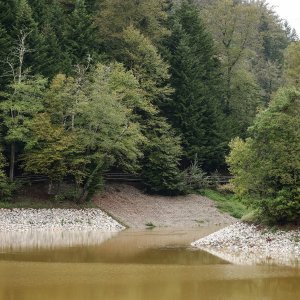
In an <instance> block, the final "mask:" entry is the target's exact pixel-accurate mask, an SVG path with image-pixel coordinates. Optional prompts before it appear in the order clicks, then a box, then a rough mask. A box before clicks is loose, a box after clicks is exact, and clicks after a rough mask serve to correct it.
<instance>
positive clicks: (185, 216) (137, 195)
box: [94, 184, 236, 228]
mask: <svg viewBox="0 0 300 300" xmlns="http://www.w3.org/2000/svg"><path fill="white" fill-rule="evenodd" d="M94 201H95V203H96V204H97V205H98V206H99V207H100V208H101V209H103V210H104V211H106V212H108V213H109V214H111V215H112V216H113V217H114V218H116V219H117V220H118V221H120V222H122V223H123V224H125V225H127V226H128V227H130V228H145V227H146V223H152V224H154V225H155V226H156V227H172V228H195V227H199V226H214V225H221V226H227V225H230V224H232V223H234V222H236V219H235V218H233V217H231V216H229V215H228V214H226V213H221V212H220V211H218V209H217V208H216V206H215V204H214V202H213V201H212V200H210V199H208V198H206V197H202V196H199V195H188V196H177V197H168V196H156V195H148V194H145V193H143V192H142V191H141V190H139V189H137V188H135V187H133V186H129V185H125V184H110V185H107V186H106V190H105V192H103V193H101V194H98V195H97V196H96V197H95V199H94Z"/></svg>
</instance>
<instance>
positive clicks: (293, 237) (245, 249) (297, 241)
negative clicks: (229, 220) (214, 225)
mask: <svg viewBox="0 0 300 300" xmlns="http://www.w3.org/2000/svg"><path fill="white" fill-rule="evenodd" d="M192 246H194V247H198V248H200V249H202V250H205V251H207V252H210V253H211V254H214V255H216V256H219V257H221V258H223V259H224V260H227V261H229V262H232V263H235V264H242V265H251V264H280V265H287V266H299V265H300V231H299V230H289V231H283V230H271V229H268V228H266V227H262V226H255V225H249V224H246V223H241V222H238V223H235V224H233V225H231V226H228V227H226V228H224V229H221V230H219V231H217V232H215V233H213V234H211V235H209V236H207V237H204V238H202V239H200V240H198V241H196V242H194V243H192Z"/></svg>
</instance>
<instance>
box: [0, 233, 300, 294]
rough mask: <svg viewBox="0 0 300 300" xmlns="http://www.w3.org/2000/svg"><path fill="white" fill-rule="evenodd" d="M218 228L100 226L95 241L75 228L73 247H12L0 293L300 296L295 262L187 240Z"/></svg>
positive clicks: (0, 273)
mask: <svg viewBox="0 0 300 300" xmlns="http://www.w3.org/2000/svg"><path fill="white" fill-rule="evenodd" d="M213 230H215V229H212V228H210V229H209V228H206V229H203V228H201V229H199V230H198V231H195V230H193V231H186V232H185V231H170V230H154V231H128V230H126V231H124V232H121V233H119V234H117V235H116V236H114V237H112V236H110V237H108V236H106V237H104V235H103V239H102V240H101V238H100V236H101V234H100V233H98V235H96V236H90V237H91V239H89V245H84V239H85V238H86V237H83V236H84V235H83V236H82V237H81V238H82V239H81V238H80V234H79V233H78V234H79V235H77V234H75V233H74V236H73V237H72V238H71V239H73V240H76V241H77V242H76V243H71V242H70V245H72V247H66V246H67V244H66V243H64V244H61V245H62V246H63V247H59V244H58V243H56V244H55V247H54V246H53V245H54V244H52V245H51V246H50V244H49V247H45V243H44V244H43V247H40V248H37V247H36V245H37V244H31V246H30V248H28V247H24V248H19V249H17V250H18V251H15V250H14V249H11V250H7V249H6V250H3V252H2V253H1V254H0V300H21V299H22V300H48V299H49V300H50V299H51V300H66V299H72V300H82V299H84V300H85V299H86V300H100V299H105V300H106V299H107V300H110V299H112V300H115V299H116V300H118V299H124V300H144V299H164V300H165V299H166V300H168V299H172V300H177V299H178V300H181V299H184V300H185V299H192V300H193V299H197V300H198V299H200V300H201V299H203V300H212V299H213V300H221V299H222V300H223V299H226V300H227V299H228V300H229V299H230V300H261V299H262V300H264V299H266V300H277V299H278V300H279V299H280V300H282V299H284V300H296V299H299V295H300V284H299V283H300V271H299V269H297V268H283V267H275V266H237V265H232V264H229V263H227V262H226V261H224V260H221V259H219V258H217V257H215V256H213V255H211V254H208V253H206V252H203V251H195V250H192V249H189V248H187V247H186V246H187V245H189V243H190V242H191V241H193V240H196V239H198V238H200V237H201V236H203V235H206V234H209V233H210V232H211V231H213ZM209 231H210V232H209ZM71 236H72V235H69V237H71ZM75 236H77V237H76V238H74V237H75ZM0 239H1V237H0ZM100 240H101V242H100ZM65 241H66V238H65ZM1 243H2V245H3V244H4V243H3V242H2V241H1ZM34 245H35V246H34ZM39 245H40V244H39ZM3 249H4V247H3Z"/></svg>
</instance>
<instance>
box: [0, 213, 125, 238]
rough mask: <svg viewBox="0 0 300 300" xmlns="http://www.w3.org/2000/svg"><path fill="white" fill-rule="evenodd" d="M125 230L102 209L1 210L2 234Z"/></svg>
mask: <svg viewBox="0 0 300 300" xmlns="http://www.w3.org/2000/svg"><path fill="white" fill-rule="evenodd" d="M122 229H124V226H122V225H120V224H119V223H118V222H117V221H115V220H114V219H113V218H111V217H110V216H108V215H107V214H106V213H104V212H103V211H101V210H100V209H0V233H1V232H3V231H4V232H9V231H29V230H76V231H78V230H79V231H82V230H85V231H86V230H102V231H119V230H122Z"/></svg>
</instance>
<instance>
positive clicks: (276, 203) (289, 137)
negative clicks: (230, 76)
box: [227, 88, 300, 224]
mask: <svg viewBox="0 0 300 300" xmlns="http://www.w3.org/2000/svg"><path fill="white" fill-rule="evenodd" d="M299 113H300V92H299V91H297V90H295V89H293V88H288V89H282V90H280V91H279V92H278V93H277V95H276V96H275V98H274V99H273V100H272V101H271V103H270V105H269V107H268V108H267V109H266V110H264V111H262V112H261V113H259V114H258V116H257V117H256V119H255V122H254V125H253V126H252V127H251V128H250V129H249V134H250V137H249V138H248V139H246V141H243V140H241V139H239V138H237V139H235V140H234V141H232V142H231V144H230V147H231V153H230V155H229V156H228V157H227V162H228V164H229V166H230V171H231V172H232V174H233V175H234V179H233V180H232V183H233V184H234V187H235V192H236V193H237V194H238V195H244V196H245V195H248V196H250V197H249V198H252V199H259V201H255V206H256V207H257V208H258V209H259V211H260V218H261V219H262V220H264V221H266V222H268V223H272V224H274V223H280V224H282V223H294V222H296V221H297V220H298V219H299V217H300V203H299V202H300V199H299V197H300V196H299V194H300V191H299V186H300V118H299Z"/></svg>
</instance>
